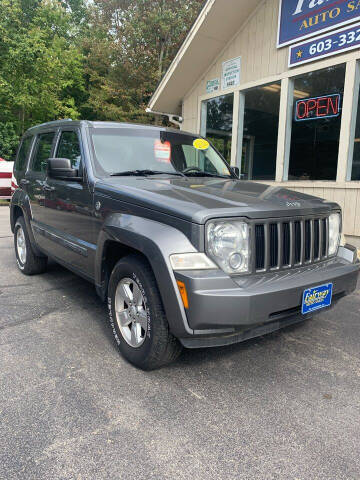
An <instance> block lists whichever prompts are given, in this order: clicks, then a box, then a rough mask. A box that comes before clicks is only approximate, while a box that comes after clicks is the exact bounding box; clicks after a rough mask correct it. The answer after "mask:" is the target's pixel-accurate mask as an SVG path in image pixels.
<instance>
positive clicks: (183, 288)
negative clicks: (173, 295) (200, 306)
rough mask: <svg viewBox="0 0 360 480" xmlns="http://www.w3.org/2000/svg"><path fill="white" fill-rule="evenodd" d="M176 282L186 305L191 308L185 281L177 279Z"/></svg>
mask: <svg viewBox="0 0 360 480" xmlns="http://www.w3.org/2000/svg"><path fill="white" fill-rule="evenodd" d="M176 283H177V285H178V287H179V292H180V295H181V299H182V301H183V304H184V307H185V308H189V299H188V295H187V291H186V286H185V283H184V282H180V281H179V280H177V282H176Z"/></svg>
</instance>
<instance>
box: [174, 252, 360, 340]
mask: <svg viewBox="0 0 360 480" xmlns="http://www.w3.org/2000/svg"><path fill="white" fill-rule="evenodd" d="M347 253H348V252H347V251H345V250H344V249H343V250H342V251H341V253H339V256H337V257H336V258H334V259H331V260H327V261H325V262H322V263H318V264H313V265H309V266H307V267H301V268H298V269H292V270H287V271H281V272H280V271H279V272H272V273H267V274H263V275H261V274H258V275H251V276H248V277H239V278H231V277H229V276H228V275H226V274H224V273H223V272H221V271H220V270H216V271H215V270H213V271H191V272H176V274H175V276H176V279H177V280H180V281H182V282H184V283H185V285H186V288H187V292H188V298H189V309H188V310H187V311H186V313H187V320H188V323H189V326H190V328H191V329H193V331H194V335H193V336H189V337H187V338H181V339H180V341H181V342H182V343H183V345H184V346H186V347H188V348H198V347H205V346H219V345H227V344H231V343H236V342H239V341H243V340H247V339H248V338H252V337H255V336H259V335H263V334H265V333H270V332H272V331H275V330H277V329H279V328H281V327H283V326H286V325H289V324H292V323H295V322H298V321H301V320H303V319H305V318H306V317H307V316H305V315H301V302H302V296H303V292H304V290H305V289H307V288H310V287H314V286H318V285H322V284H325V283H330V282H331V283H333V304H334V303H336V301H337V300H339V299H340V298H342V297H343V296H345V295H348V294H349V293H351V292H352V291H354V290H355V289H356V286H357V278H358V272H359V263H358V262H356V263H352V262H350V261H349V260H348V258H349V256H347V255H346V254H347ZM313 315H314V314H310V315H308V316H313Z"/></svg>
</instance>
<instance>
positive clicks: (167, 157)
mask: <svg viewBox="0 0 360 480" xmlns="http://www.w3.org/2000/svg"><path fill="white" fill-rule="evenodd" d="M154 153H155V159H156V160H157V161H158V162H163V163H170V162H171V143H170V142H162V141H161V140H155V142H154Z"/></svg>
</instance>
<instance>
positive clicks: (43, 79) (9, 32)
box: [0, 0, 85, 156]
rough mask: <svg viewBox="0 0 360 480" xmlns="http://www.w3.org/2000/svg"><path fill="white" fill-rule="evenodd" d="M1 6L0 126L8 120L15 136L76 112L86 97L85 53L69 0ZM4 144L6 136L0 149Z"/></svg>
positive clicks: (13, 0)
mask: <svg viewBox="0 0 360 480" xmlns="http://www.w3.org/2000/svg"><path fill="white" fill-rule="evenodd" d="M0 8H1V16H0V66H1V67H0V105H1V111H0V131H2V132H6V131H10V130H11V129H10V130H9V128H10V127H9V126H10V125H11V126H12V127H11V128H12V131H15V132H16V134H17V135H18V136H19V135H21V134H22V133H23V132H24V130H26V129H27V128H28V127H29V126H31V125H33V124H36V123H41V122H45V121H49V120H54V119H57V118H63V117H72V118H78V116H79V110H78V106H79V104H80V103H82V101H84V99H85V88H84V75H83V55H82V52H81V50H80V48H79V47H78V45H77V42H76V35H77V34H78V32H79V29H78V28H77V27H76V24H75V23H74V22H73V18H72V15H71V13H70V11H69V9H70V7H69V5H67V4H65V3H64V2H63V3H62V4H60V3H58V2H56V1H55V0H1V1H0ZM77 14H79V13H78V11H77ZM5 125H6V126H7V127H6V128H5ZM10 143H11V142H10ZM5 145H9V142H8V140H6V139H5V138H4V139H3V140H2V143H0V155H2V150H3V149H4V148H5ZM6 148H8V147H6ZM13 153H14V148H13V149H12V150H11V152H10V156H11V155H12V154H13Z"/></svg>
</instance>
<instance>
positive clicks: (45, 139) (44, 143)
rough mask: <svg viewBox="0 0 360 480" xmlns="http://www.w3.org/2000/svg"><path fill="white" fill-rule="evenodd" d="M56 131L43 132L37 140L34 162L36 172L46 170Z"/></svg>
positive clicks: (33, 168)
mask: <svg viewBox="0 0 360 480" xmlns="http://www.w3.org/2000/svg"><path fill="white" fill-rule="evenodd" d="M54 137H55V132H49V133H41V134H40V135H39V136H38V138H37V142H36V148H35V155H34V159H33V162H32V170H33V171H34V172H45V171H46V164H47V159H48V158H50V155H51V149H52V144H53V141H54Z"/></svg>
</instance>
